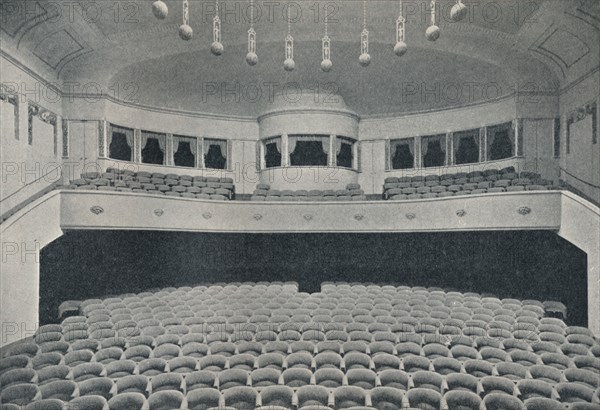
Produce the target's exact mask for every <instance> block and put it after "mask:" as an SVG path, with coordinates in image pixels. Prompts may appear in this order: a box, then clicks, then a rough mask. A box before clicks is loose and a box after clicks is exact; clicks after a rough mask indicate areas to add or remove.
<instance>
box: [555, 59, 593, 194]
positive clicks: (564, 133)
mask: <svg viewBox="0 0 600 410" xmlns="http://www.w3.org/2000/svg"><path fill="white" fill-rule="evenodd" d="M599 90H600V69H596V70H595V71H594V72H592V73H590V74H589V75H587V76H584V77H583V78H582V79H581V80H579V81H578V82H575V83H574V84H573V85H571V86H569V87H567V88H566V89H564V90H563V92H562V93H561V96H560V114H561V117H560V118H561V149H560V161H559V163H560V176H561V178H562V179H563V180H565V181H567V182H568V183H569V184H570V185H572V186H573V187H575V188H576V189H577V190H579V191H580V192H582V193H583V194H584V195H586V196H587V197H589V198H591V199H592V200H594V201H595V202H596V203H600V142H599V141H598V140H599V139H600V136H599V135H598V134H599V133H600V131H599V130H598V128H600V126H599V125H598V122H599V121H600V91H599ZM593 103H595V104H596V130H595V134H596V135H595V137H594V135H593V133H594V129H593V115H592V113H591V112H582V111H581V110H587V109H589V108H591V107H590V106H591V105H592V104H593ZM578 111H579V112H578ZM582 114H583V115H582ZM569 118H571V120H569ZM571 121H574V122H573V123H571V124H569V123H570V122H571ZM594 141H595V142H594Z"/></svg>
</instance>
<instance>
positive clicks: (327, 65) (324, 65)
mask: <svg viewBox="0 0 600 410" xmlns="http://www.w3.org/2000/svg"><path fill="white" fill-rule="evenodd" d="M331 67H333V63H332V62H331V60H330V59H328V58H326V59H325V60H323V61H321V70H323V71H324V72H326V73H328V72H330V71H331Z"/></svg>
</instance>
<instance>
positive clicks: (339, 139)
mask: <svg viewBox="0 0 600 410" xmlns="http://www.w3.org/2000/svg"><path fill="white" fill-rule="evenodd" d="M354 142H355V141H354V140H352V139H350V138H344V137H336V139H335V155H336V156H337V155H340V152H342V144H348V145H350V146H353V145H354Z"/></svg>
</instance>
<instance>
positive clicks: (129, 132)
mask: <svg viewBox="0 0 600 410" xmlns="http://www.w3.org/2000/svg"><path fill="white" fill-rule="evenodd" d="M115 132H119V133H121V134H124V135H125V139H126V141H127V145H129V148H131V149H133V130H132V129H130V128H122V127H117V126H115V125H111V126H110V132H109V133H108V146H109V147H110V144H111V143H112V140H113V133H115Z"/></svg>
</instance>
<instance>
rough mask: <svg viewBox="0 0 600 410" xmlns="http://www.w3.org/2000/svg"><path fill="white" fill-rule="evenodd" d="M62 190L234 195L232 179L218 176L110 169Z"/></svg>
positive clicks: (222, 197)
mask: <svg viewBox="0 0 600 410" xmlns="http://www.w3.org/2000/svg"><path fill="white" fill-rule="evenodd" d="M62 188H63V189H77V190H96V191H113V192H139V193H147V194H152V195H161V196H172V197H182V198H191V199H194V198H197V199H212V200H217V201H225V200H231V199H234V198H235V186H234V184H233V179H232V178H218V177H205V176H195V177H191V176H189V175H178V174H167V175H164V174H160V173H154V174H150V173H148V172H143V171H141V172H137V173H136V172H130V171H127V170H122V169H116V168H108V169H107V170H106V172H104V173H102V174H99V173H97V172H87V173H83V174H81V176H80V178H78V179H75V180H72V181H71V182H70V184H69V185H66V186H63V187H62Z"/></svg>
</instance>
